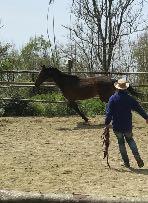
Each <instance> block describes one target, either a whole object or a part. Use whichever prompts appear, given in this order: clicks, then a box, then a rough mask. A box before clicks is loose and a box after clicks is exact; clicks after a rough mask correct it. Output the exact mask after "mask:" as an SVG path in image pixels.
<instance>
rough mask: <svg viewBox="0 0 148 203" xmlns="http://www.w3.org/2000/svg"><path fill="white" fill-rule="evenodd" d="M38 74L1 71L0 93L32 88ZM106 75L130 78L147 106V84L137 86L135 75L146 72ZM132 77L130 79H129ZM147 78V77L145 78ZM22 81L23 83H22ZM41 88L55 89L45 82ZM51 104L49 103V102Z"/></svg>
mask: <svg viewBox="0 0 148 203" xmlns="http://www.w3.org/2000/svg"><path fill="white" fill-rule="evenodd" d="M38 73H39V72H38V71H36V70H30V71H28V70H3V71H0V92H1V94H2V92H3V91H4V90H5V89H7V88H11V89H12V88H32V87H34V81H35V78H36V75H37V74H38ZM25 74H26V76H25ZM71 74H75V75H92V74H94V75H102V74H106V72H93V73H92V72H71ZM108 75H109V76H110V77H113V76H116V77H117V76H120V77H121V76H125V77H126V78H131V79H130V80H131V81H132V86H133V87H135V88H143V90H144V93H145V100H144V101H141V103H143V104H148V83H147V82H146V84H138V83H137V75H144V76H145V75H148V72H118V73H117V72H108ZM131 76H132V77H131ZM147 78H148V77H147ZM23 79H24V81H22V80H23ZM41 87H53V88H56V89H57V87H56V86H55V84H54V82H46V83H43V85H41ZM0 100H3V101H9V100H11V97H10V98H8V97H2V96H1V97H0ZM22 100H26V101H29V102H44V103H46V102H47V103H49V101H48V100H33V99H29V98H26V99H22ZM64 102H66V101H57V102H55V101H52V103H64ZM50 103H51V101H50Z"/></svg>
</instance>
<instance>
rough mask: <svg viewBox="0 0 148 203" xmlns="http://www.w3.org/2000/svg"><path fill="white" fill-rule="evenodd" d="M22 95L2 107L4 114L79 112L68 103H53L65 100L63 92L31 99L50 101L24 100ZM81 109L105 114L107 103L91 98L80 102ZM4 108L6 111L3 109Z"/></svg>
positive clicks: (65, 114) (91, 113) (74, 113)
mask: <svg viewBox="0 0 148 203" xmlns="http://www.w3.org/2000/svg"><path fill="white" fill-rule="evenodd" d="M21 99H22V97H20V96H18V95H17V96H14V97H13V98H12V99H11V100H10V101H9V102H6V103H5V104H4V106H2V107H1V109H2V111H1V112H2V113H1V114H3V116H49V117H53V116H69V115H76V114H77V113H76V112H75V111H74V110H73V109H71V108H69V106H68V105H67V104H66V103H63V104H61V103H60V104H59V103H52V102H53V101H54V102H56V101H64V100H65V99H64V97H63V95H62V94H61V93H57V92H53V93H52V94H47V95H45V94H42V95H36V96H34V97H32V98H31V99H34V100H35V99H39V100H48V101H49V103H42V102H28V101H22V100H21ZM78 105H79V108H80V110H82V111H83V112H84V113H85V114H86V115H87V116H95V115H97V114H104V112H105V104H104V103H103V102H101V101H100V100H99V99H89V100H83V101H80V102H78ZM3 109H4V111H3Z"/></svg>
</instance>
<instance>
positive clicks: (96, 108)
mask: <svg viewBox="0 0 148 203" xmlns="http://www.w3.org/2000/svg"><path fill="white" fill-rule="evenodd" d="M80 107H81V108H82V109H83V111H84V112H85V113H86V114H87V115H88V116H95V115H97V114H104V113H105V103H103V102H102V101H101V100H100V99H98V98H97V99H89V100H84V101H82V102H81V105H80Z"/></svg>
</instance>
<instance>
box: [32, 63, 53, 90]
mask: <svg viewBox="0 0 148 203" xmlns="http://www.w3.org/2000/svg"><path fill="white" fill-rule="evenodd" d="M41 67H42V69H41V71H40V73H39V74H38V76H37V79H36V81H35V86H36V87H39V86H40V85H41V84H42V83H43V82H45V81H52V80H51V79H52V77H53V72H54V69H55V68H53V67H51V66H49V67H46V66H45V65H43V66H41Z"/></svg>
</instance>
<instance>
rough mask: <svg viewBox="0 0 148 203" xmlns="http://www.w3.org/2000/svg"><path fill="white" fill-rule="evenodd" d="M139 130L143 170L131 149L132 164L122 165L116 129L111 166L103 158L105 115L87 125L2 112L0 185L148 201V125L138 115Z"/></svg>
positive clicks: (67, 119) (76, 119) (78, 120)
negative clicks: (136, 198)
mask: <svg viewBox="0 0 148 203" xmlns="http://www.w3.org/2000/svg"><path fill="white" fill-rule="evenodd" d="M133 117H134V119H133V121H134V122H133V126H134V129H133V133H134V137H135V140H136V142H137V145H138V148H139V151H140V154H141V156H142V158H143V159H144V161H145V166H144V168H142V169H139V168H138V167H137V164H136V162H135V160H134V158H133V156H132V154H131V152H130V150H129V148H128V153H129V157H130V160H131V166H132V168H131V169H126V168H124V167H123V166H121V162H120V161H121V160H120V155H119V151H118V146H117V141H116V139H115V136H114V134H113V132H112V130H111V144H110V148H109V155H110V157H109V163H110V165H111V169H109V168H108V166H107V164H106V160H103V151H102V140H101V135H102V131H103V130H102V129H103V122H104V118H103V116H97V117H95V118H91V119H90V120H91V124H90V125H84V123H83V122H82V120H81V118H80V117H77V116H74V117H62V118H61V117H60V118H58V117H56V118H45V117H23V118H22V117H21V118H17V117H16V118H14V117H11V118H9V117H7V118H6V117H1V118H0V190H17V191H26V192H28V191H33V192H43V193H57V194H58V193H59V194H61V193H64V194H67V193H68V194H69V193H78V194H79V193H80V194H88V195H89V194H91V195H97V196H103V197H104V196H105V197H119V198H121V199H122V198H125V197H128V198H129V197H138V198H145V199H147V200H148V126H146V124H145V121H144V119H142V118H141V117H140V116H138V115H135V114H134V116H133Z"/></svg>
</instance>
